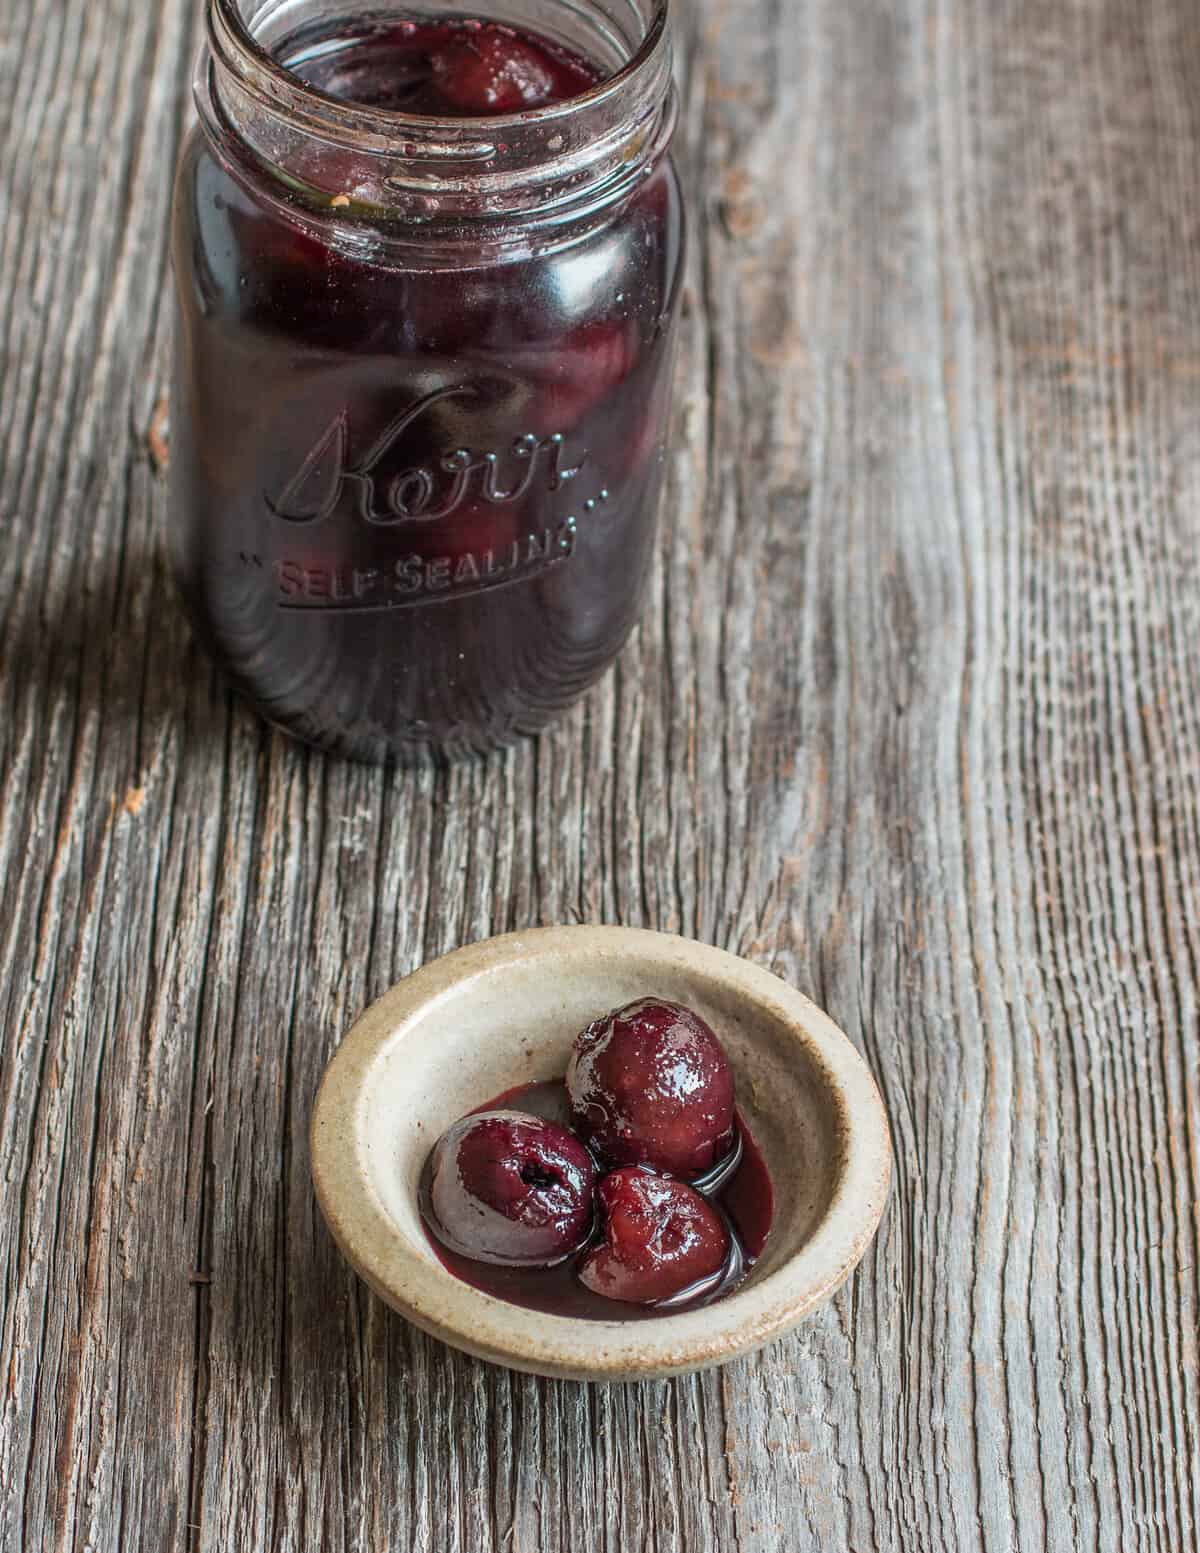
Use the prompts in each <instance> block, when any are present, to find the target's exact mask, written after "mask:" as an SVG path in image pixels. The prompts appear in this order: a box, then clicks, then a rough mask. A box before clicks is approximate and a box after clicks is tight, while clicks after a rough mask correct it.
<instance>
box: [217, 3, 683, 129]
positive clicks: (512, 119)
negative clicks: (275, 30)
mask: <svg viewBox="0 0 1200 1553" xmlns="http://www.w3.org/2000/svg"><path fill="white" fill-rule="evenodd" d="M669 6H670V0H656V3H655V7H654V14H653V15H652V17H651V18H650V20H649V23H648V25H647V27H646V32H645V35H644V37H643V38H642V40H641V42H640V43H639V44H638V46H637V48H636V50H635V51H634V52H633V53H632V54H631V55H630V57H629V58H628V59H627V60H626V61H625V63H624V64H623V65H621V67H620V68H619V69H618V70H616V71H614V73H613V74H612V75H610V76H606V77H605V79H604V80H603V81H598V82H597V83H596V85H595V86H592V87H589V88H588V89H587V91H585V92H580V93H579V95H578V96H576V97H569V98H567V99H566V100H565V101H562V102H556V103H548V104H546V106H545V107H541V108H525V109H523V110H521V111H520V112H517V113H497V114H484V115H477V116H472V115H463V116H461V117H459V116H455V117H454V118H453V119H449V118H446V119H441V118H438V117H436V116H433V115H430V114H425V113H405V112H404V111H403V110H402V109H399V108H375V107H366V106H365V105H364V104H362V103H356V102H355V101H354V100H353V98H346V97H335V96H334V95H333V94H332V93H329V92H325V91H322V90H321V88H320V87H317V86H313V85H311V84H310V83H309V82H307V81H304V80H303V79H302V78H301V77H300V76H298V75H297V74H296V73H295V72H294V71H292V70H289V69H288V68H287V66H286V65H284V64H281V63H280V61H279V60H278V59H276V58H275V56H274V55H273V54H272V53H271V51H270V50H269V49H268V48H266V47H264V46H263V44H262V43H260V42H259V40H258V39H257V38H256V37H255V36H254V33H253V32H252V31H251V29H250V26H249V25H248V23H247V22H246V20H245V19H244V18H243V16H242V15H241V12H240V10H239V6H238V0H212V4H211V9H210V11H209V32H210V41H211V43H212V45H213V47H214V51H215V52H217V53H218V54H223V53H224V52H225V51H224V50H222V49H221V48H220V46H219V45H220V36H219V34H220V33H224V34H225V36H226V37H227V38H228V39H229V40H230V41H231V42H232V43H233V44H234V47H235V48H236V49H237V50H238V51H239V52H240V53H242V54H243V55H248V56H249V58H250V60H251V61H252V62H253V68H254V69H255V71H256V72H258V73H261V75H262V76H263V77H265V78H266V81H269V82H270V83H272V84H273V85H274V87H275V89H276V91H277V92H278V94H279V96H280V97H281V98H284V99H288V98H290V99H292V100H293V101H296V102H298V103H306V104H311V105H312V106H313V107H319V106H323V107H325V108H326V109H328V110H330V111H331V112H333V113H336V115H337V116H338V118H339V119H340V121H341V122H342V124H344V125H346V126H347V127H350V126H351V125H353V126H354V127H355V128H358V129H361V130H365V131H374V132H376V133H379V134H386V135H395V136H401V137H407V138H416V137H419V136H421V135H422V134H428V133H429V131H430V130H431V129H432V128H433V127H435V126H440V127H443V128H450V127H453V129H454V131H455V134H456V138H457V136H458V135H459V134H462V135H464V136H478V137H480V138H493V139H494V138H495V137H497V136H503V134H504V133H505V132H506V131H507V132H510V133H515V132H516V131H517V130H518V129H528V128H531V127H534V126H537V125H541V124H552V123H553V122H554V121H555V120H558V119H564V118H570V117H571V116H572V115H574V114H579V113H586V112H587V111H588V110H589V109H591V108H594V107H599V106H602V105H603V104H604V103H606V102H607V101H608V100H609V99H610V98H612V97H616V96H618V95H619V94H620V93H621V92H622V91H623V90H624V88H625V87H626V85H627V84H628V83H629V82H630V81H631V80H633V78H634V77H636V76H637V75H639V74H640V73H641V72H642V70H643V69H644V68H645V67H646V66H647V65H648V64H649V62H650V61H652V60H653V59H654V58H655V56H656V55H657V54H658V53H659V52H660V50H661V49H662V47H663V45H664V42H665V39H666V36H667V20H668V10H669Z"/></svg>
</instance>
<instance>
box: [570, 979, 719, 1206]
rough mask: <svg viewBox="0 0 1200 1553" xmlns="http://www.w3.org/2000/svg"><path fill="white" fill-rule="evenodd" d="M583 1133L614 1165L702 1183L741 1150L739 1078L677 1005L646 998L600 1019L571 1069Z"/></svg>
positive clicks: (578, 1044)
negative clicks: (736, 1105) (737, 1145)
mask: <svg viewBox="0 0 1200 1553" xmlns="http://www.w3.org/2000/svg"><path fill="white" fill-rule="evenodd" d="M567 1092H568V1094H569V1096H570V1099H571V1114H572V1117H573V1119H574V1123H575V1129H576V1131H577V1132H578V1133H579V1134H580V1136H581V1137H583V1138H585V1139H586V1140H587V1141H588V1142H590V1143H591V1145H592V1147H593V1148H594V1149H595V1150H596V1152H597V1153H598V1154H600V1155H601V1156H602V1158H603V1159H604V1160H605V1161H607V1162H608V1163H609V1164H612V1165H638V1164H641V1165H649V1166H651V1168H653V1169H655V1170H661V1171H665V1172H666V1173H667V1174H669V1175H678V1176H698V1175H701V1174H703V1173H704V1172H705V1171H706V1170H708V1169H709V1168H710V1166H712V1165H714V1164H715V1163H716V1162H717V1160H719V1159H720V1158H721V1157H722V1156H723V1155H724V1154H725V1153H726V1152H727V1151H728V1150H729V1149H730V1148H731V1147H732V1145H733V1140H734V1115H733V1072H732V1070H731V1069H730V1066H729V1060H728V1058H727V1057H726V1056H725V1052H724V1050H723V1049H722V1046H721V1043H720V1041H718V1040H717V1038H716V1036H715V1035H714V1034H713V1032H712V1031H711V1030H710V1029H709V1027H708V1026H707V1025H706V1024H705V1022H704V1021H703V1019H701V1018H700V1016H699V1015H698V1014H693V1013H692V1011H691V1010H690V1009H687V1008H684V1007H683V1006H682V1005H681V1004H679V1003H667V1002H664V1001H663V999H661V998H644V999H642V1001H641V1002H638V1003H630V1004H628V1005H627V1006H626V1007H625V1008H619V1009H616V1010H614V1012H613V1013H611V1014H606V1015H605V1016H604V1018H603V1019H597V1020H596V1021H595V1022H594V1023H593V1024H590V1025H589V1026H588V1027H587V1029H586V1030H584V1031H583V1032H582V1033H581V1034H580V1035H578V1036H576V1038H575V1045H574V1048H573V1049H572V1052H571V1060H570V1062H569V1063H568V1064H567Z"/></svg>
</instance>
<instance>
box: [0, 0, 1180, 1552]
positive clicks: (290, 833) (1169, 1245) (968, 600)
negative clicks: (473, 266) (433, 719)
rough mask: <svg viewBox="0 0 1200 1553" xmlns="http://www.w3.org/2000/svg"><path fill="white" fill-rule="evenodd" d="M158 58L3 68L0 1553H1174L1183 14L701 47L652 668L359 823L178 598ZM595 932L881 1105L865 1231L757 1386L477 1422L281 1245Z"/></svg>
mask: <svg viewBox="0 0 1200 1553" xmlns="http://www.w3.org/2000/svg"><path fill="white" fill-rule="evenodd" d="M197 22H198V5H197V3H196V0H161V3H156V4H147V3H146V0H7V4H6V5H4V7H3V10H2V12H0V33H2V35H3V46H2V47H0V125H2V134H3V146H4V150H3V158H2V161H0V168H2V171H0V179H2V180H3V187H4V191H5V204H4V206H3V210H4V220H3V225H2V228H0V273H2V274H3V277H4V292H3V296H4V308H3V320H2V322H0V330H2V340H3V347H2V348H3V380H2V382H3V388H2V396H3V397H2V403H3V414H2V415H0V446H2V448H3V452H2V454H0V458H2V460H3V464H2V468H3V482H2V491H0V495H2V500H3V548H2V551H0V569H2V577H3V580H2V585H0V610H2V632H3V634H2V642H3V680H2V695H3V711H2V726H0V757H2V761H3V794H4V802H3V805H2V807H0V856H2V859H3V873H2V878H0V998H2V1008H3V1045H2V1048H0V1051H2V1063H3V1066H2V1068H0V1126H2V1129H3V1130H2V1132H0V1183H2V1186H0V1256H2V1279H0V1286H2V1295H0V1409H2V1411H0V1548H3V1550H4V1553H16V1550H21V1553H27V1550H29V1553H31V1550H35V1549H42V1548H47V1549H49V1548H53V1549H55V1550H59V1553H67V1550H73V1553H82V1550H84V1549H89V1550H95V1553H135V1550H142V1549H145V1550H148V1553H164V1550H173V1549H185V1548H196V1549H201V1548H202V1549H212V1550H226V1549H237V1550H238V1553H241V1550H259V1549H262V1550H270V1553H276V1550H287V1549H295V1550H300V1553H314V1550H318V1549H320V1550H330V1553H335V1550H337V1553H340V1550H343V1549H345V1550H351V1549H354V1550H367V1549H371V1550H375V1549H378V1550H397V1549H404V1550H408V1549H418V1550H433V1553H489V1550H492V1549H497V1550H500V1549H503V1550H512V1553H558V1550H563V1553H566V1550H571V1553H578V1550H591V1549H597V1550H599V1549H608V1550H621V1553H627V1550H633V1549H648V1550H654V1553H670V1550H681V1553H708V1550H716V1549H720V1550H727V1549H728V1550H743V1553H751V1550H755V1553H758V1550H762V1553H767V1550H772V1553H773V1550H786V1553H793V1550H804V1549H809V1548H812V1549H821V1550H827V1549H846V1550H852V1553H888V1550H892V1549H896V1550H904V1553H912V1550H925V1549H930V1550H940V1549H947V1550H950V1549H953V1550H959V1549H962V1550H970V1549H980V1550H982V1549H987V1550H989V1553H993V1550H1018V1549H1019V1550H1042V1549H1050V1550H1064V1553H1065V1550H1075V1549H1104V1550H1118V1549H1119V1550H1120V1553H1130V1550H1141V1549H1154V1550H1158V1549H1162V1550H1170V1553H1187V1550H1189V1549H1191V1548H1193V1547H1195V1546H1196V1539H1197V1531H1198V1527H1200V1465H1198V1449H1200V1444H1198V1433H1200V1422H1198V1409H1197V1395H1198V1391H1200V1380H1198V1376H1197V1280H1198V1276H1200V1275H1198V1272H1197V1264H1198V1256H1197V1250H1198V1233H1200V1232H1198V1225H1197V1201H1198V1195H1200V1194H1198V1190H1197V1188H1198V1184H1200V1183H1198V1175H1200V1072H1198V1060H1200V1059H1198V1042H1197V959H1198V956H1200V910H1198V907H1197V902H1198V899H1200V895H1198V892H1200V805H1198V803H1197V795H1198V788H1200V575H1198V572H1200V186H1198V183H1200V179H1198V174H1200V162H1198V160H1197V150H1198V147H1200V22H1198V21H1197V16H1196V12H1195V10H1194V7H1193V6H1192V4H1191V3H1190V0H1144V3H1142V4H1133V3H1132V0H1029V3H1027V4H1022V5H1017V4H1003V3H996V0H940V3H937V4H933V5H929V6H924V5H921V4H918V3H915V0H899V3H896V4H893V5H880V4H879V3H878V0H808V3H807V4H804V5H800V4H799V3H796V0H793V3H790V4H787V5H783V6H780V5H779V4H777V3H772V0H746V3H743V4H741V5H734V4H732V3H723V4H712V5H710V6H709V8H708V10H707V11H706V12H705V13H703V14H702V15H701V16H700V17H699V18H698V19H697V20H696V21H695V32H694V39H693V49H692V58H691V83H692V84H691V89H690V93H689V100H688V105H687V109H686V114H685V118H684V123H683V127H682V147H681V149H682V156H683V160H684V162H685V164H686V167H687V171H688V176H689V178H690V181H691V185H692V188H693V189H694V191H695V210H696V214H697V217H698V220H697V232H698V240H697V241H696V242H695V244H694V248H693V253H692V262H691V284H690V292H689V316H688V319H687V322H686V338H685V346H684V360H683V373H682V382H681V394H680V410H679V416H678V434H677V441H676V451H675V453H674V456H673V460H672V479H671V488H670V495H669V502H668V515H667V521H666V524H665V528H664V531H663V535H662V544H661V550H660V566H659V569H658V572H657V576H656V580H655V583H654V589H653V599H652V603H651V606H650V610H649V614H648V616H647V618H646V621H645V624H644V625H643V627H642V629H641V631H640V634H639V635H638V637H637V639H636V640H635V642H634V643H633V645H632V646H631V647H630V648H629V650H628V651H627V652H626V654H625V655H624V657H623V658H622V659H621V662H620V664H619V666H618V668H617V670H616V672H615V673H614V674H613V675H612V676H611V677H610V678H609V679H608V680H607V681H606V682H605V683H604V684H603V685H602V686H601V687H600V688H599V689H598V690H597V691H596V692H595V693H594V694H593V695H592V696H590V697H589V699H588V701H587V703H586V704H585V705H584V706H583V707H581V708H580V709H579V710H578V711H577V712H576V713H575V714H574V715H573V716H571V717H570V718H568V720H567V721H566V722H565V724H563V725H562V726H561V727H560V728H559V729H558V730H557V731H555V732H554V733H553V734H552V735H550V736H548V737H546V738H544V739H542V740H541V741H540V742H539V743H538V744H536V745H534V746H529V747H525V748H521V749H517V750H514V751H512V752H511V753H509V754H507V755H505V756H503V757H501V758H497V759H494V760H491V761H489V762H487V763H486V764H482V765H476V766H463V767H460V768H457V769H454V770H451V771H449V772H445V773H441V774H438V773H432V772H426V773H423V774H417V775H399V776H397V775H390V776H388V775H382V774H379V773H377V772H373V771H369V770H365V769H359V768H355V767H353V766H350V765H343V764H337V763H334V762H331V761H328V760H325V759H322V758H319V757H316V756H313V755H310V754H307V753H305V752H304V751H302V750H299V749H296V748H293V747H292V746H290V745H289V744H287V743H285V742H284V741H283V740H282V739H281V738H279V737H276V736H273V735H272V734H271V733H269V732H268V731H267V730H266V729H265V728H263V727H262V726H261V725H260V724H259V723H257V722H256V721H255V720H254V719H253V717H252V716H250V715H249V714H248V713H247V712H246V711H244V710H243V709H241V708H240V707H239V706H237V705H235V704H233V703H232V702H231V700H230V698H229V697H228V695H227V694H226V693H225V691H224V690H223V688H222V687H221V685H220V684H219V683H218V682H216V681H215V679H214V676H213V674H212V673H211V672H210V670H209V668H208V667H207V665H206V663H205V660H204V659H203V658H202V656H201V655H200V653H199V652H198V650H197V649H196V647H195V646H194V645H193V643H192V641H191V638H190V636H189V634H188V631H187V629H186V627H185V625H184V623H183V620H182V618H181V615H180V613H179V611H178V609H177V607H176V604H175V601H174V599H173V597H172V593H171V589H170V586H169V583H168V578H167V576H166V573H165V570H164V563H163V553H162V538H161V536H162V527H163V506H164V484H163V480H162V478H161V472H160V471H159V470H158V469H157V468H156V462H158V461H160V459H157V460H156V457H155V455H154V454H153V453H152V452H151V451H150V450H149V447H148V438H149V433H150V429H151V422H152V417H153V411H154V408H155V405H156V404H157V403H158V401H159V400H160V397H161V395H162V392H163V385H164V381H165V367H164V362H165V350H164V347H165V333H166V316H167V314H166V308H165V306H164V299H165V293H166V273H165V263H166V259H165V254H164V241H163V236H164V228H165V225H166V220H167V206H168V198H169V189H170V179H171V169H172V161H173V157H174V153H175V150H176V146H177V142H178V137H179V133H180V125H181V122H182V120H183V118H184V114H185V109H186V98H187V83H188V77H189V73H190V59H191V55H192V52H193V47H194V44H195V40H196V37H197V33H198V28H197ZM158 429H159V428H156V431H157V430H158ZM149 441H152V442H154V443H155V446H156V447H157V446H158V444H157V440H156V438H149ZM158 452H159V454H161V448H159V449H158ZM574 919H583V920H589V921H604V922H628V923H635V924H648V925H654V926H658V927H662V928H667V929H672V930H676V931H679V932H682V933H687V934H692V935H695V936H697V937H700V938H703V939H706V940H709V941H712V942H715V943H719V944H723V945H726V946H728V947H730V948H732V949H735V950H737V951H739V952H741V953H743V954H746V955H749V956H751V957H753V958H755V959H757V960H760V961H761V962H763V963H764V964H767V965H770V966H772V967H774V968H775V969H776V970H778V971H780V972H781V973H782V974H784V975H785V976H787V977H788V978H790V979H791V980H792V981H794V982H795V983H796V984H797V985H798V986H800V987H802V988H803V989H804V990H806V991H807V992H809V993H810V994H811V995H812V996H814V997H815V998H816V999H818V1000H819V1001H820V1002H821V1003H823V1004H824V1005H825V1006H826V1007H828V1008H829V1010H830V1011H831V1012H832V1014H833V1015H834V1017H835V1018H836V1019H837V1020H838V1021H839V1022H840V1023H841V1024H842V1025H843V1026H844V1027H845V1028H846V1029H847V1030H848V1031H849V1032H850V1034H851V1035H852V1037H853V1038H854V1039H855V1040H856V1041H857V1042H859V1043H860V1044H861V1046H862V1048H863V1050H864V1051H865V1052H866V1054H867V1056H868V1058H869V1060H870V1062H871V1064H872V1066H873V1068H874V1070H875V1072H876V1073H877V1075H878V1077H879V1082H880V1085H881V1087H882V1090H883V1092H884V1096H885V1099H886V1101H887V1104H888V1106H889V1110H890V1114H891V1120H892V1125H893V1129H894V1137H895V1146H896V1161H897V1170H896V1182H895V1191H894V1195H893V1199H892V1203H891V1207H890V1210H889V1213H888V1215H887V1217H886V1219H885V1221H884V1227H883V1230H882V1232H881V1235H880V1237H879V1239H878V1241H877V1243H876V1246H875V1248H874V1250H873V1252H872V1253H871V1255H870V1256H869V1257H868V1260H867V1261H866V1263H865V1264H864V1265H863V1267H862V1269H861V1270H860V1272H859V1274H858V1275H857V1277H856V1278H855V1280H854V1281H853V1282H852V1283H851V1285H850V1286H849V1287H848V1288H846V1289H845V1290H844V1291H843V1292H842V1293H841V1295H839V1297H838V1298H837V1299H836V1300H835V1301H834V1303H833V1304H832V1305H831V1306H829V1307H828V1308H826V1309H824V1310H823V1311H821V1312H820V1313H819V1314H817V1315H815V1316H814V1317H813V1318H812V1319H810V1320H809V1321H808V1322H807V1323H806V1324H805V1325H804V1326H803V1327H802V1328H801V1330H800V1331H799V1332H798V1333H797V1334H796V1335H795V1336H794V1337H792V1338H790V1339H788V1340H786V1341H784V1342H781V1343H779V1344H777V1345H776V1346H774V1347H772V1348H770V1349H769V1350H767V1351H766V1352H764V1353H763V1354H762V1355H761V1356H759V1357H758V1358H755V1359H752V1360H749V1361H746V1362H742V1363H738V1364H735V1365H732V1366H730V1367H729V1368H728V1369H725V1370H723V1371H719V1372H715V1373H710V1374H707V1375H702V1376H699V1377H694V1378H690V1379H685V1380H680V1381H677V1382H669V1383H662V1384H657V1385H646V1386H637V1387H612V1388H587V1387H583V1386H577V1385H567V1384H558V1383H550V1382H543V1381H538V1380H534V1379H527V1378H524V1377H521V1376H519V1375H514V1374H509V1373H506V1372H504V1371H502V1370H498V1369H491V1368H488V1367H486V1366H484V1365H481V1364H476V1363H473V1362H471V1361H468V1360H466V1359H463V1358H460V1357H458V1356H457V1355H455V1354H453V1353H451V1352H450V1351H448V1350H447V1349H445V1348H442V1347H440V1346H439V1345H437V1344H436V1343H433V1342H431V1341H428V1340H426V1339H425V1338H424V1337H422V1336H421V1335H420V1334H419V1333H417V1332H415V1331H414V1330H412V1329H410V1328H409V1327H408V1326H406V1325H405V1324H404V1322H402V1321H401V1320H399V1319H398V1318H396V1317H394V1316H392V1315H391V1314H389V1313H388V1311H387V1310H385V1309H384V1308H383V1306H381V1305H380V1304H379V1303H378V1302H377V1301H375V1300H374V1299H373V1298H371V1297H370V1296H369V1295H368V1294H367V1293H366V1291H365V1290H364V1289H363V1287H362V1286H360V1285H359V1284H358V1283H357V1282H356V1281H355V1279H354V1278H353V1277H352V1276H351V1275H350V1273H349V1272H348V1271H347V1270H346V1268H345V1267H344V1266H343V1265H342V1263H341V1262H340V1261H339V1259H338V1257H337V1256H336V1255H335V1253H334V1251H333V1249H332V1246H331V1244H330V1241H329V1240H328V1238H327V1236H326V1234H325V1232H324V1229H323V1227H322V1226H321V1224H320V1222H319V1221H318V1218H317V1214H316V1210H315V1207H314V1203H313V1197H312V1192H311V1189H310V1185H309V1177H308V1168H307V1159H306V1145H305V1123H306V1118H307V1114H308V1109H309V1105H310V1102H311V1100H312V1096H313V1092H314V1088H315V1086H316V1083H317V1079H318V1075H319V1073H320V1071H321V1067H322V1065H323V1063H324V1062H325V1060H326V1058H327V1057H328V1055H329V1053H330V1051H331V1050H332V1049H333V1047H334V1045H335V1044H336V1042H337V1040H338V1037H339V1034H340V1032H341V1031H342V1030H343V1029H344V1028H345V1026H346V1025H347V1023H348V1022H349V1021H350V1020H351V1018H352V1017H353V1016H354V1014H355V1013H356V1012H357V1011H358V1010H359V1009H360V1008H362V1007H363V1005H364V1004H365V1003H366V1002H367V1001H368V1000H369V999H371V998H372V997H374V996H375V995H376V994H377V993H379V992H380V991H382V990H383V988H385V987H386V986H387V985H388V984H389V983H390V982H392V981H393V980H395V979H396V978H397V977H399V976H400V975H402V974H403V973H405V972H406V971H408V970H410V969H411V968H412V967H413V966H415V965H417V964H418V963H419V962H420V961H422V960H424V959H426V958H427V957H429V956H431V955H435V954H437V953H439V952H441V951H442V950H444V949H447V948H449V947H451V946H453V945H456V944H459V943H462V942H464V941H466V940H469V939H472V938H476V937H479V936H481V935H485V934H488V933H492V932H496V931H498V930H501V929H507V928H512V927H516V926H523V925H528V924H531V923H537V922H558V921H564V920H574Z"/></svg>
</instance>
